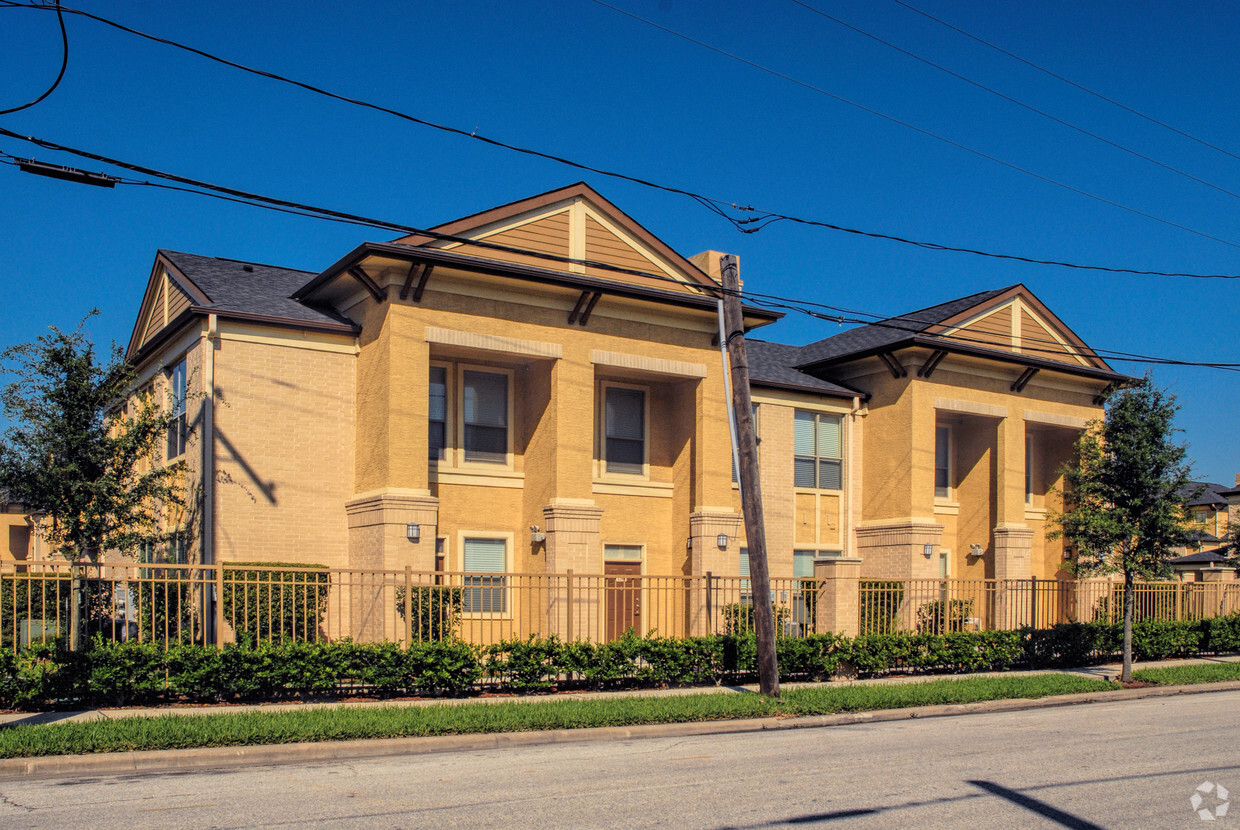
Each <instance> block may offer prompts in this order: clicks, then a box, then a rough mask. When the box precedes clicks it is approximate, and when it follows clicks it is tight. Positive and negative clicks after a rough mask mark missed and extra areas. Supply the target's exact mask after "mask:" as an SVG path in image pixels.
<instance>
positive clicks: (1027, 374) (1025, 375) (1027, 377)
mask: <svg viewBox="0 0 1240 830" xmlns="http://www.w3.org/2000/svg"><path fill="white" fill-rule="evenodd" d="M1040 371H1042V370H1041V369H1039V368H1037V367H1036V366H1030V367H1029V368H1028V369H1026V370H1025V371H1023V372H1021V373H1020V377H1018V378H1017V379H1016V382H1015V383H1013V384H1012V391H1013V392H1024V391H1025V387H1026V386H1028V385H1029V381H1031V380H1033V376H1034V375H1036V374H1037V373H1038V372H1040Z"/></svg>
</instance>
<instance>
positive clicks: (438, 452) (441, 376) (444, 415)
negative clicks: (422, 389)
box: [427, 366, 448, 461]
mask: <svg viewBox="0 0 1240 830" xmlns="http://www.w3.org/2000/svg"><path fill="white" fill-rule="evenodd" d="M428 386H429V388H430V414H429V416H428V418H427V420H428V422H429V423H428V427H427V433H428V435H427V444H428V445H429V450H430V459H431V460H432V461H440V460H442V459H443V458H444V457H445V452H446V450H447V447H448V370H447V368H446V367H444V366H432V367H431V373H430V382H429V384H428Z"/></svg>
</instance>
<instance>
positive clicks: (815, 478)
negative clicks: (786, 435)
mask: <svg viewBox="0 0 1240 830" xmlns="http://www.w3.org/2000/svg"><path fill="white" fill-rule="evenodd" d="M842 424H843V419H842V418H841V417H840V416H839V415H826V414H822V413H816V412H806V411H804V410H801V409H798V410H797V411H796V414H795V416H794V420H793V425H792V427H793V430H792V443H793V453H794V458H793V484H795V485H796V486H797V487H816V488H819V489H822V490H839V489H841V487H842V484H843V466H844V461H843V454H842V442H841V440H840V433H841V427H842Z"/></svg>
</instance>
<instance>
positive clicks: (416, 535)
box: [405, 522, 422, 542]
mask: <svg viewBox="0 0 1240 830" xmlns="http://www.w3.org/2000/svg"><path fill="white" fill-rule="evenodd" d="M405 538H406V539H408V540H409V541H410V542H417V541H419V540H420V539H421V538H422V528H421V527H420V526H419V525H416V524H413V523H412V522H410V523H409V524H407V525H405Z"/></svg>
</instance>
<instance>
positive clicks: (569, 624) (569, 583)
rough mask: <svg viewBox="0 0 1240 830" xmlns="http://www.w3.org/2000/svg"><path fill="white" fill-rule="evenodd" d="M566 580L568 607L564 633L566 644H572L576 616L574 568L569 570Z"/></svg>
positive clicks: (565, 595)
mask: <svg viewBox="0 0 1240 830" xmlns="http://www.w3.org/2000/svg"><path fill="white" fill-rule="evenodd" d="M565 579H566V582H565V583H564V585H565V587H564V604H565V605H566V606H567V608H566V609H565V617H566V624H565V631H564V640H565V642H572V640H573V617H574V616H575V615H574V614H573V569H572V568H569V569H568V573H567V575H566V576H565Z"/></svg>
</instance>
